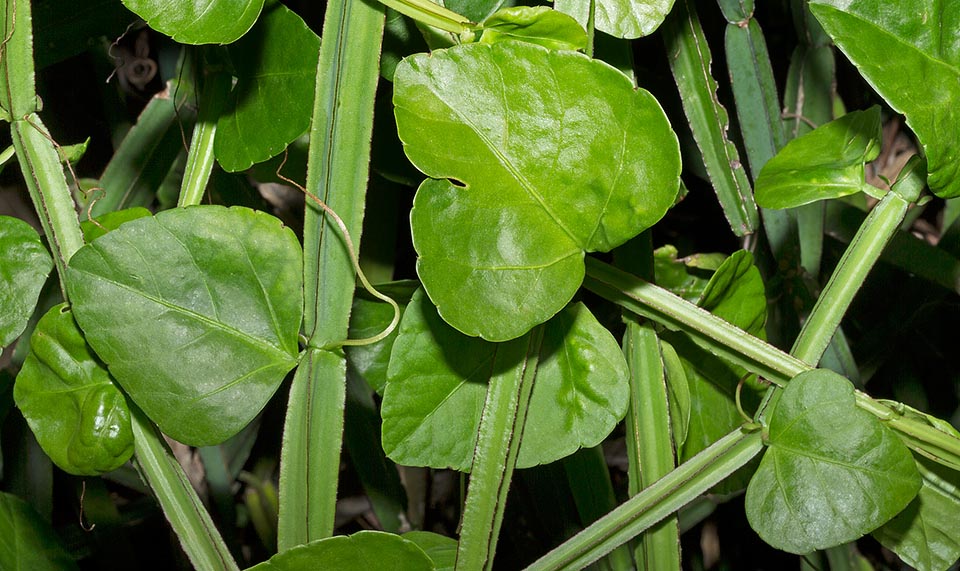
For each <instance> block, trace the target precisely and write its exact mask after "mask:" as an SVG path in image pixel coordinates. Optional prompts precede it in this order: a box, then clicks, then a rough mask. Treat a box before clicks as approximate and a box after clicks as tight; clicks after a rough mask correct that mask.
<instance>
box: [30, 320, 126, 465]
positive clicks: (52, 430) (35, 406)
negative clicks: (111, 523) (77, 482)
mask: <svg viewBox="0 0 960 571" xmlns="http://www.w3.org/2000/svg"><path fill="white" fill-rule="evenodd" d="M13 396H14V399H15V400H16V402H17V407H19V408H20V411H21V412H22V413H23V416H24V418H26V419H27V423H28V424H29V425H30V429H31V430H33V434H34V435H35V436H36V437H37V442H39V443H40V446H41V447H42V448H43V451H44V452H46V453H47V456H49V457H50V459H51V460H53V462H54V464H56V465H57V466H59V467H60V469H62V470H64V471H65V472H69V473H71V474H75V475H78V476H93V475H98V474H103V473H106V472H110V471H111V470H115V469H117V468H119V467H120V466H121V465H122V464H123V463H124V462H126V461H127V460H129V459H130V456H132V455H133V431H132V429H131V427H130V410H129V409H128V408H127V401H126V399H125V398H124V396H123V394H122V393H121V392H120V389H118V388H117V387H116V385H114V384H113V379H111V378H110V373H108V372H107V369H106V367H104V365H103V364H102V363H101V362H100V361H99V360H98V359H97V357H96V355H94V354H93V352H92V351H91V349H90V347H89V346H88V345H87V342H86V341H85V340H84V338H83V333H81V331H80V328H79V327H77V324H76V322H75V321H74V320H73V314H72V312H71V311H70V309H69V308H68V307H67V305H66V304H60V305H57V306H55V307H53V308H51V309H50V311H48V312H47V313H46V314H45V315H44V316H43V317H42V318H41V319H40V321H39V322H38V323H37V328H36V329H35V330H34V332H33V335H32V336H31V337H30V353H29V354H28V355H27V358H26V360H25V361H24V363H23V368H22V369H21V370H20V374H19V375H17V382H16V385H15V386H14V391H13Z"/></svg>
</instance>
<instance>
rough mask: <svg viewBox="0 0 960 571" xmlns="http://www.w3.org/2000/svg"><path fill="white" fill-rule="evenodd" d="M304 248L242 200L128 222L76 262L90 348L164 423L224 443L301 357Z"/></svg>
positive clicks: (197, 439) (73, 288) (178, 432)
mask: <svg viewBox="0 0 960 571" xmlns="http://www.w3.org/2000/svg"><path fill="white" fill-rule="evenodd" d="M302 268H303V266H302V254H301V250H300V245H299V243H298V242H297V239H296V237H295V236H294V234H293V232H292V231H290V230H289V229H287V228H284V227H283V224H281V223H280V221H279V220H277V219H276V218H273V217H272V216H269V215H267V214H264V213H261V212H256V211H253V210H249V209H246V208H241V207H234V208H230V209H227V208H223V207H220V206H195V207H188V208H177V209H175V210H168V211H164V212H161V213H160V214H158V215H157V216H155V217H149V218H140V219H138V220H133V221H131V222H128V223H126V224H124V225H122V226H121V227H120V228H118V229H116V230H113V231H112V232H110V233H108V234H106V235H105V236H103V237H101V238H99V239H97V240H96V241H95V242H93V243H91V244H88V245H86V246H85V247H83V248H82V249H81V250H80V251H78V252H77V253H76V254H75V255H74V256H73V258H72V259H71V260H70V267H69V270H68V280H67V288H68V291H69V293H70V298H71V300H72V301H73V311H74V314H75V317H76V319H77V322H78V323H79V324H80V327H81V328H82V329H83V330H84V332H85V333H86V335H87V340H88V342H89V343H90V345H91V346H92V347H93V348H94V350H96V352H97V354H98V355H100V357H101V358H103V360H104V361H105V362H106V363H107V365H108V366H109V367H110V372H111V373H112V374H113V375H114V377H115V378H116V379H117V382H119V383H120V385H121V386H122V387H123V388H124V390H125V391H126V392H127V394H128V395H129V396H130V398H132V399H133V400H134V402H136V403H137V404H138V405H139V406H140V407H141V408H142V409H143V410H144V412H145V413H146V414H147V416H149V417H150V418H151V419H152V420H153V421H154V422H156V423H157V424H158V425H159V426H160V428H161V430H163V431H164V432H166V433H167V434H169V435H170V436H172V437H173V438H175V439H177V440H179V441H181V442H184V443H186V444H191V445H196V446H201V445H212V444H218V443H220V442H223V441H224V440H226V439H227V438H229V437H230V436H233V435H234V434H236V433H237V432H239V431H240V429H241V428H243V427H244V426H245V425H246V424H247V423H248V422H250V420H251V419H252V418H253V417H254V416H255V415H256V414H257V413H258V412H260V409H262V408H263V406H264V405H265V404H266V403H267V401H268V400H269V399H270V397H271V396H272V395H273V393H274V391H276V389H277V387H278V386H279V385H280V382H281V381H282V380H283V377H284V376H285V375H286V373H287V372H288V371H289V370H290V369H292V368H293V366H294V365H295V364H296V362H297V354H298V333H299V330H300V322H301V320H302V317H303V285H302V283H303V282H302V279H303V278H302V272H303V270H302Z"/></svg>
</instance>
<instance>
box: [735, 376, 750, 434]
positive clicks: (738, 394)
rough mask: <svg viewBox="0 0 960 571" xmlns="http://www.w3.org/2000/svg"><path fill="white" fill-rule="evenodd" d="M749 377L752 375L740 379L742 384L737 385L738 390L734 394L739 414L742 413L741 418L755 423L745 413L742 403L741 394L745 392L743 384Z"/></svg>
mask: <svg viewBox="0 0 960 571" xmlns="http://www.w3.org/2000/svg"><path fill="white" fill-rule="evenodd" d="M749 376H750V373H747V374H745V375H743V376H742V377H740V382H739V383H737V390H736V392H735V393H734V399H735V400H736V401H737V412H739V413H740V416H742V417H743V419H744V420H746V421H747V422H749V423H753V422H754V420H753V419H752V418H750V416H749V415H748V414H747V413H746V412H744V411H743V405H742V404H741V403H740V393H741V392H743V383H744V381H746V380H747V377H749Z"/></svg>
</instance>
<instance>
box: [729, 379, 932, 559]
mask: <svg viewBox="0 0 960 571" xmlns="http://www.w3.org/2000/svg"><path fill="white" fill-rule="evenodd" d="M767 446H768V449H767V452H766V454H764V457H763V460H762V461H761V462H760V467H759V468H758V469H757V472H756V474H754V476H753V479H752V480H751V481H750V485H749V486H748V487H747V496H746V512H747V519H748V520H749V521H750V526H751V527H753V529H754V530H756V532H757V533H758V534H759V535H760V537H761V538H763V540H764V541H766V542H767V543H769V544H770V545H772V546H773V547H776V548H777V549H782V550H784V551H789V552H791V553H798V554H800V553H809V552H811V551H813V550H815V549H824V548H827V547H832V546H835V545H839V544H841V543H845V542H848V541H853V540H854V539H857V538H858V537H860V536H862V535H864V534H866V533H868V532H870V531H872V530H874V529H876V528H877V527H879V526H880V525H882V524H883V523H885V522H887V521H889V520H890V519H891V518H892V517H893V516H895V515H896V514H897V513H899V512H900V511H901V510H903V509H904V508H905V507H906V506H907V504H909V503H910V501H911V500H912V499H913V498H914V497H915V496H916V495H917V492H918V490H919V489H920V475H919V474H918V473H917V468H916V463H915V462H914V460H913V456H912V455H911V454H910V451H909V450H908V449H907V447H906V446H904V444H903V442H901V441H900V439H899V438H897V436H896V435H895V434H894V433H893V432H892V431H891V430H890V429H888V428H887V427H885V426H883V425H882V424H881V423H880V421H879V420H877V418H876V417H874V416H873V415H871V414H870V413H868V412H866V411H863V410H861V409H859V408H857V406H856V404H855V399H854V395H853V385H852V384H850V381H848V380H846V379H845V378H843V377H841V376H840V375H838V374H836V373H834V372H832V371H828V370H825V369H816V370H812V371H807V372H804V373H801V374H799V375H797V376H796V377H794V378H793V380H791V381H790V384H789V385H787V388H786V389H784V391H783V396H782V398H781V399H780V402H779V403H778V404H777V407H776V409H774V410H773V412H772V413H771V414H770V416H769V434H768V437H767Z"/></svg>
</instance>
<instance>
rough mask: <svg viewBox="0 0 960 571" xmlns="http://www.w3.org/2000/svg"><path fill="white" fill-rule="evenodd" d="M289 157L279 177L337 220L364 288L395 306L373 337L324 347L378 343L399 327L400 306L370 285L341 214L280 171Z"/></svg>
mask: <svg viewBox="0 0 960 571" xmlns="http://www.w3.org/2000/svg"><path fill="white" fill-rule="evenodd" d="M287 157H288V153H287V152H286V151H284V153H283V160H282V161H281V162H280V166H278V167H277V177H279V178H280V179H281V180H283V181H285V182H287V183H289V184H291V185H293V186H295V187H297V188H298V189H300V192H302V193H303V194H304V196H306V197H307V198H309V199H310V200H312V201H313V202H314V204H316V205H317V206H319V207H320V209H321V210H323V211H324V212H325V213H326V214H327V215H328V216H330V217H331V218H333V221H334V222H336V224H337V227H338V228H340V234H341V235H342V236H343V241H344V244H346V246H347V253H348V254H349V255H350V261H351V262H352V263H353V269H354V271H355V272H356V273H357V278H359V280H360V283H361V284H362V285H363V289H365V290H367V292H368V293H369V294H370V295H372V296H373V297H375V298H377V299H379V300H380V301H383V302H385V303H389V304H390V307H392V308H393V319H392V320H391V321H390V325H387V327H386V329H384V330H383V331H381V332H380V333H377V334H376V335H374V336H372V337H364V338H363V339H344V340H343V341H341V342H339V343H335V344H333V345H329V346H327V347H324V348H325V349H333V348H336V347H344V346H352V347H361V346H364V345H372V344H374V343H377V342H379V341H381V340H383V339H384V338H386V337H387V336H388V335H390V334H391V333H393V330H394V329H396V328H397V324H398V323H400V306H399V305H397V302H396V301H394V300H393V298H391V297H390V296H388V295H384V294H382V293H380V292H379V291H378V290H377V288H375V287H373V286H372V285H370V282H369V281H368V280H367V276H366V275H365V274H364V273H363V269H362V268H360V259H359V258H358V257H357V253H356V249H355V248H354V247H353V239H352V238H351V237H350V232H349V231H348V230H347V225H346V224H345V223H344V222H343V219H342V218H340V216H339V215H338V214H337V213H336V212H334V211H333V209H332V208H330V207H329V206H327V204H326V203H325V202H323V201H322V200H320V198H319V197H317V196H316V195H315V194H313V193H312V192H310V191H309V190H307V189H306V188H304V187H303V186H302V185H301V184H299V183H297V182H296V181H293V180H290V179H289V178H287V177H285V176H283V174H281V173H280V171H281V170H282V169H283V166H284V165H285V164H287Z"/></svg>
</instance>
